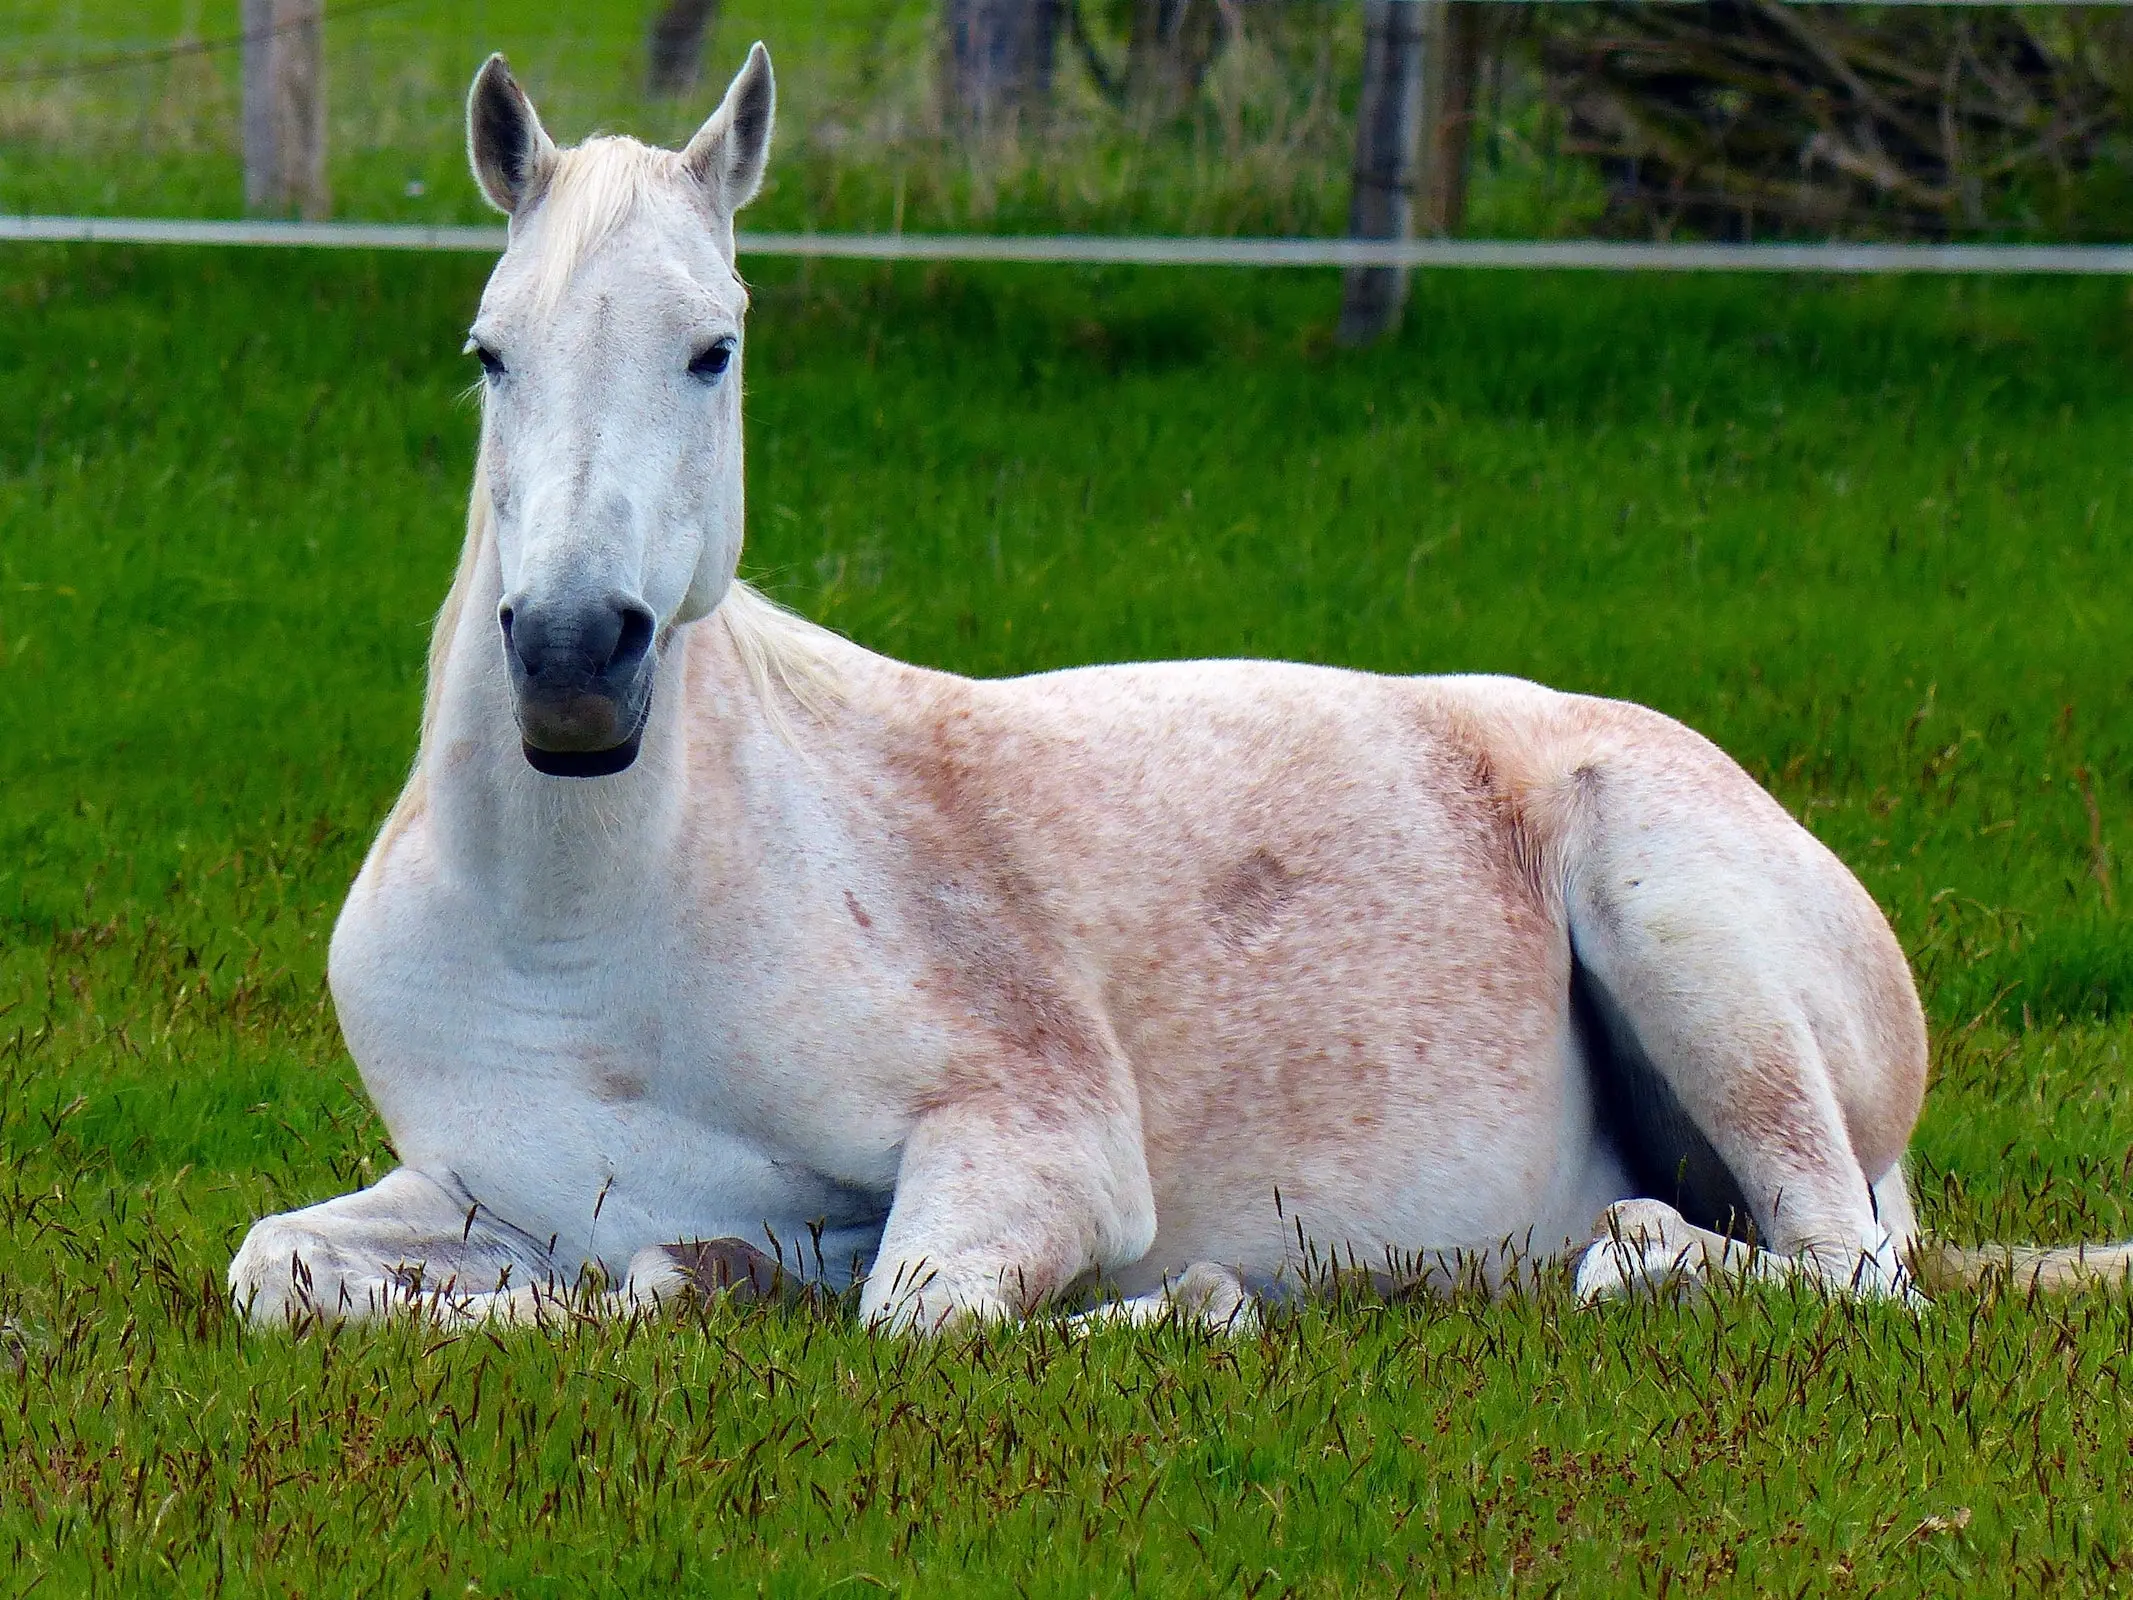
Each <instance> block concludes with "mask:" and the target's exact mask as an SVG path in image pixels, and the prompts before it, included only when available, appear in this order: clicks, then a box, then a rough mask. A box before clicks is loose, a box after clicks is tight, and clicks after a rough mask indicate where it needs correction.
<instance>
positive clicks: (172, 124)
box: [0, 0, 2133, 271]
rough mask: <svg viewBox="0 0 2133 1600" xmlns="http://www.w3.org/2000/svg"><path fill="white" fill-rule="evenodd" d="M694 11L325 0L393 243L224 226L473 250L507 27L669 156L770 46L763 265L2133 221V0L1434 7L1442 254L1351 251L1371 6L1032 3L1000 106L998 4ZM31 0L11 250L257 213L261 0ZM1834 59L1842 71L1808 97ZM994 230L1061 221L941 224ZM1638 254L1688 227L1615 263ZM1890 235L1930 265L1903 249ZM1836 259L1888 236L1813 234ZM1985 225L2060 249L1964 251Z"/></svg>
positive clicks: (4, 158)
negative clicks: (1353, 172) (1450, 166)
mask: <svg viewBox="0 0 2133 1600" xmlns="http://www.w3.org/2000/svg"><path fill="white" fill-rule="evenodd" d="M665 3H666V0H584V3H582V4H579V5H576V6H572V7H556V8H532V7H522V6H505V5H502V4H489V3H486V0H471V3H469V0H342V3H340V4H338V5H329V6H328V7H327V10H326V23H325V35H324V36H325V66H326V72H325V78H326V107H327V111H326V116H327V124H328V134H327V144H328V152H329V154H328V162H327V177H328V187H329V188H330V202H329V208H330V215H331V216H332V217H333V218H335V219H338V220H344V221H350V222H356V223H360V224H361V225H362V228H363V229H370V230H372V231H368V232H365V231H362V230H361V229H359V230H357V231H342V232H337V233H329V234H318V235H309V234H306V235H298V234H295V233H288V232H277V231H275V230H272V229H269V230H265V231H263V232H242V231H239V232H230V231H228V230H224V231H223V232H222V233H220V234H217V235H215V237H216V238H217V239H218V240H220V241H221V242H239V241H240V239H243V240H256V241H273V242H283V243H287V242H299V240H301V241H302V242H325V241H327V240H333V241H341V242H370V243H385V242H386V241H388V240H391V241H399V243H395V244H393V245H392V246H391V247H405V243H406V241H407V240H410V239H414V238H416V237H418V236H419V237H424V238H429V239H431V240H433V241H447V242H448V244H447V247H459V245H457V244H456V243H449V241H455V240H458V239H459V238H460V236H459V235H454V234H446V233H439V232H436V231H435V230H448V229H455V228H476V229H479V228H481V227H483V226H485V225H487V224H490V223H493V220H494V219H493V217H491V216H490V215H489V214H488V213H487V211H486V210H485V208H484V207H483V205H482V203H481V202H480V200H479V198H478V196H477V195H476V194H475V192H474V190H473V186H472V184H471V183H470V181H469V180H468V179H467V177H466V173H465V164H464V157H463V155H462V152H461V138H462V135H461V115H462V113H461V104H462V97H463V94H464V90H465V84H466V82H467V79H468V78H469V76H470V75H471V73H472V71H473V68H474V67H475V66H476V65H477V64H478V63H479V62H480V60H481V59H482V58H483V57H484V56H486V54H487V53H488V52H489V51H490V50H492V49H502V50H504V51H505V52H506V53H507V55H509V57H510V58H511V61H512V64H513V67H514V70H515V71H516V72H517V74H518V75H519V77H520V79H521V81H523V82H524V83H525V84H526V85H527V86H528V88H529V89H530V90H531V91H532V93H533V94H534V96H535V98H536V100H537V101H538V103H539V105H540V107H541V111H542V115H543V118H544V120H545V121H546V122H547V123H548V125H549V127H550V128H551V130H552V131H554V132H555V133H556V135H557V136H558V137H559V138H564V139H570V138H575V137H580V136H582V135H584V134H585V133H587V132H590V131H593V130H596V129H605V130H614V131H628V132H632V133H636V134H639V135H640V136H643V137H646V138H650V139H655V140H662V141H667V142H676V141H679V140H680V139H683V138H685V137H686V136H687V135H688V133H689V132H690V131H692V130H693V128H694V127H695V126H696V124H697V122H698V121H700V119H701V118H702V116H703V115H704V114H705V112H706V111H707V110H708V109H709V107H710V105H711V104H712V103H713V101H714V100H715V98H716V94H717V90H718V87H719V86H720V84H722V83H723V81H724V76H725V72H726V70H727V69H729V68H730V67H732V66H734V65H737V64H738V62H739V60H740V58H741V55H742V53H743V51H744V50H745V47H746V45H747V43H748V42H749V41H751V40H752V39H755V38H757V37H761V38H764V39H765V40H767V41H768V42H769V43H770V45H771V47H772V50H773V52H774V54H775V56H776V58H777V62H778V67H779V77H780V97H781V98H780V135H779V150H778V153H777V157H776V161H775V166H774V171H773V176H772V182H771V185H770V187H769V189H768V190H767V192H766V194H765V195H764V197H763V198H762V200H761V201H760V202H759V204H758V208H757V209H756V210H755V211H753V212H751V214H750V216H749V219H748V220H749V221H750V222H751V223H754V224H756V225H757V227H758V228H759V229H760V230H761V231H760V232H759V233H757V234H755V235H752V238H753V239H754V241H755V247H756V248H757V249H758V250H759V251H764V250H768V249H769V248H772V247H773V245H772V244H771V243H768V242H766V241H775V248H778V249H781V250H786V251H791V252H798V253H810V254H831V253H837V254H857V255H868V256H875V257H881V256H901V257H904V258H925V259H938V258H940V257H941V256H943V255H948V254H962V255H972V254H980V255H987V256H990V257H991V258H995V259H1009V258H1011V259H1020V260H1039V259H1042V260H1095V259H1103V260H1179V261H1184V260H1193V261H1203V260H1211V259H1218V258H1219V259H1222V260H1227V261H1234V262H1239V263H1251V264H1270V263H1280V264H1304V263H1307V262H1308V263H1323V264H1343V265H1354V264H1357V263H1359V262H1363V261H1366V260H1367V261H1368V262H1370V263H1373V264H1377V263H1380V262H1381V261H1385V262H1389V261H1395V260H1396V261H1397V262H1398V263H1400V264H1416V265H1422V264H1427V265H1453V264H1457V265H1479V264H1490V265H1607V266H1619V265H1626V264H1628V263H1629V262H1630V261H1631V260H1633V259H1634V260H1637V261H1642V262H1648V263H1659V262H1665V263H1672V264H1684V265H1731V264H1733V263H1736V262H1739V263H1748V262H1758V263H1765V264H1768V265H1770V266H1782V265H1788V264H1791V263H1795V262H1798V263H1803V264H1804V263H1809V262H1833V261H1839V260H1842V261H1849V262H1854V263H1860V265H1857V266H1853V267H1847V268H1845V269H1844V270H1979V269H1980V268H1979V267H1976V266H1972V265H1970V263H1984V262H1987V261H1991V262H1999V263H2003V264H2005V265H2004V267H2001V268H1986V269H1984V270H2045V271H2119V270H2123V266H2122V262H2123V259H2124V257H2123V251H2122V250H2120V249H2118V246H2120V245H2121V244H2122V243H2123V242H2124V241H2127V240H2129V239H2133V117H2129V113H2128V108H2129V107H2133V9H2129V0H2112V3H2109V4H2100V5H2093V6H2086V7H2062V6H2054V5H2052V4H2050V0H2039V3H2038V4H2036V5H2034V6H2031V7H2029V8H2027V9H2024V8H2021V7H2017V6H2013V5H2008V4H2004V3H2003V4H1987V3H1985V0H1951V3H1936V0H1916V3H1912V4H1905V3H1903V0H1899V3H1898V4H1896V5H1893V6H1891V5H1883V6H1877V7H1851V6H1835V5H1830V6H1817V7H1814V8H1812V17H1813V19H1812V20H1802V19H1803V18H1806V17H1808V15H1809V13H1808V12H1807V10H1806V9H1804V8H1797V7H1788V6H1783V5H1778V4H1775V3H1773V0H1703V3H1697V4H1680V5H1643V4H1627V3H1621V0H1595V3H1592V4H1585V5H1549V6H1541V5H1455V6H1452V7H1449V8H1440V9H1444V10H1447V11H1448V13H1450V14H1454V15H1455V16H1456V15H1463V16H1465V18H1466V21H1465V22H1464V23H1462V24H1461V25H1462V26H1463V27H1464V28H1465V29H1466V30H1467V32H1466V34H1465V35H1464V36H1463V37H1458V38H1454V37H1448V38H1447V39H1445V40H1439V41H1435V43H1437V44H1440V45H1442V46H1443V49H1442V51H1441V52H1440V53H1441V54H1444V55H1446V56H1451V55H1456V54H1459V53H1460V52H1462V51H1463V52H1464V66H1463V69H1462V70H1463V72H1464V80H1463V83H1464V92H1465V95H1466V99H1465V102H1464V104H1463V105H1461V106H1459V107H1457V108H1455V113H1456V118H1457V121H1458V127H1457V129H1456V133H1457V138H1456V141H1455V142H1456V143H1457V145H1458V147H1459V148H1458V152H1457V159H1458V163H1459V168H1460V184H1459V195H1458V204H1457V207H1456V215H1453V216H1450V217H1437V218H1431V219H1427V224H1426V231H1434V232H1437V233H1440V234H1443V235H1446V237H1440V238H1430V239H1422V240H1417V241H1415V242H1414V243H1413V244H1412V246H1408V245H1404V244H1403V245H1399V246H1398V247H1397V248H1396V249H1393V250H1391V251H1390V252H1389V253H1387V254H1383V255H1372V254H1370V249H1371V248H1376V247H1367V246H1366V247H1364V248H1363V250H1362V253H1361V254H1357V253H1356V252H1355V250H1354V249H1352V248H1350V247H1349V246H1345V245H1343V244H1342V243H1341V240H1340V236H1341V235H1342V234H1343V233H1344V232H1345V230H1346V227H1347V221H1348V218H1347V208H1348V195H1349V172H1350V168H1351V164H1352V162H1353V160H1354V153H1355V120H1356V115H1357V104H1356V102H1357V83H1358V80H1359V77H1360V73H1361V65H1362V59H1363V50H1364V40H1363V27H1362V18H1361V8H1360V7H1359V6H1358V5H1357V4H1356V3H1355V0H1027V3H1028V4H1029V5H1031V6H1033V7H1036V8H1038V9H1042V10H1045V11H1046V13H1047V14H1048V15H1049V16H1051V18H1052V25H1051V26H1052V31H1051V34H1050V36H1049V38H1048V40H1047V42H1046V45H1045V51H1046V52H1047V53H1046V54H1045V55H1044V59H1043V63H1042V73H1041V78H1042V82H1041V84H1038V85H1035V86H1034V87H1031V86H1025V85H1016V86H1014V87H1015V92H1014V93H1013V94H1011V95H1008V96H1007V97H1005V100H1004V101H1003V108H1002V109H1000V110H999V113H998V114H988V115H986V116H985V117H983V118H981V119H975V120H974V119H973V118H972V116H971V115H969V113H968V107H967V106H965V105H963V104H961V103H960V102H959V100H958V88H957V83H958V80H957V78H956V70H957V69H956V68H955V66H954V63H953V61H952V60H951V59H950V58H951V56H952V54H953V52H952V50H951V48H950V41H949V39H948V32H949V30H950V24H951V23H952V21H953V16H952V13H954V12H955V10H956V6H957V5H958V4H959V3H960V4H962V5H963V6H964V9H965V10H968V9H970V8H971V7H972V6H974V5H977V6H981V5H982V3H983V0H726V3H724V4H723V5H717V6H707V7H705V8H703V9H704V10H705V11H706V13H707V16H706V23H705V27H704V29H703V32H702V36H701V38H700V39H698V40H695V41H694V42H693V43H692V44H691V46H690V61H689V63H688V66H689V69H690V70H687V71H683V72H681V73H680V74H678V75H670V76H669V78H668V79H667V80H666V81H665V82H664V83H661V82H660V81H659V80H658V74H657V73H656V71H655V70H654V68H653V65H652V63H651V62H650V61H649V59H648V52H649V50H650V46H651V40H652V38H653V36H654V34H655V31H656V30H655V27H654V24H655V22H656V21H657V20H658V16H659V13H660V12H661V10H662V9H663V8H664V7H665ZM1926 5H1932V6H1933V7H1934V9H1933V10H1932V11H1931V12H1930V14H1929V13H1928V12H1927V11H1926V10H1925V9H1924V6H1926ZM12 10H13V14H12V16H11V17H10V18H9V19H8V21H7V22H6V23H5V24H0V213H6V214H8V216H9V217H10V219H11V225H10V226H9V227H7V228H6V229H4V230H0V235H4V236H6V237H13V238H28V237H83V236H85V235H84V233H83V232H82V231H81V230H83V229H84V228H86V227H88V226H89V224H88V222H86V221H84V220H83V219H84V217H85V215H86V216H87V217H91V218H101V219H103V220H102V222H101V223H100V224H99V225H100V226H104V227H105V228H106V229H107V232H106V234H105V236H107V237H108V236H115V235H112V234H111V233H110V232H109V231H108V230H109V228H110V227H111V226H112V225H113V224H115V223H117V222H119V221H120V220H122V219H124V220H125V221H126V227H127V228H130V229H131V230H132V231H131V232H130V233H129V234H127V235H126V236H128V237H132V238H135V239H140V240H146V239H148V238H150V237H151V233H152V230H150V229H149V224H150V223H152V222H155V221H157V220H158V219H193V220H201V219H208V220H216V221H230V222H234V221H235V220H236V219H238V218H241V217H243V216H244V215H245V213H246V206H245V191H244V180H243V170H242V146H241V141H240V133H239V129H240V122H241V117H240V102H241V96H242V82H241V78H242V74H241V70H240V61H241V57H242V55H243V53H244V51H243V46H244V42H245V38H246V33H245V30H244V28H243V27H242V25H241V24H240V21H239V4H238V0H213V4H209V0H135V3H131V4H121V5H101V4H93V3H91V0H16V4H15V6H14V7H13V8H12ZM1907 16H1912V17H1915V18H1916V19H1917V20H1916V21H1915V22H1911V21H1905V20H1904V19H1905V18H1906V17H1907ZM1151 19H1152V20H1151ZM1891 19H1894V20H1891ZM1166 29H1167V30H1168V31H1167V32H1166V31H1165V30H1166ZM1891 52H1894V53H1893V54H1891ZM1816 62H1821V63H1822V65H1821V66H1819V67H1817V66H1814V65H1813V64H1814V63H1816ZM1802 63H1806V65H1803V64H1802ZM699 65H700V72H699V71H698V70H696V69H697V68H698V67H699ZM1815 72H1822V73H1823V74H1824V76H1825V77H1826V78H1827V80H1828V81H1827V82H1826V83H1825V82H1823V81H1822V80H1820V79H1816V80H1814V81H1811V82H1810V81H1807V80H1808V79H1809V78H1811V77H1812V74H1813V73H1815ZM1793 78H1798V79H1800V80H1801V81H1800V84H1799V86H1798V87H1799V90H1800V92H1799V94H1798V95H1796V96H1791V98H1788V95H1790V90H1789V89H1788V88H1787V84H1788V83H1789V82H1790V80H1791V79H1793ZM1829 84H1835V85H1836V86H1837V87H1836V88H1835V89H1834V90H1831V89H1830V88H1829ZM1817 96H1820V99H1819V100H1818V99H1817V98H1816V97H1817ZM1795 101H1796V102H1797V103H1795ZM1803 107H1804V108H1805V109H1802V108H1803ZM1817 107H1819V108H1820V109H1816V108H1817ZM1817 118H1819V119H1820V120H1819V121H1817V120H1816V119H1817ZM24 219H42V221H43V223H45V224H48V226H47V227H46V231H45V232H42V233H37V232H35V231H33V230H31V229H30V228H28V227H27V226H26V225H25V221H24ZM1428 224H1433V225H1434V226H1433V227H1431V226H1428ZM377 225H386V226H390V227H399V228H413V229H416V230H431V232H430V233H429V234H426V235H415V234H407V235H403V234H378V233H376V232H375V231H374V230H375V227H376V226H377ZM70 230H72V231H70ZM825 235H851V236H854V241H855V242H853V243H851V244H850V245H847V246H836V247H832V246H831V245H829V244H827V243H825V242H824V239H823V236H825ZM971 235H976V236H983V237H985V238H997V237H1009V238H1015V239H1022V240H1026V241H1036V240H1040V239H1041V240H1048V241H1050V242H1048V243H1039V242H1025V243H1020V244H1013V245H1004V246H1003V245H992V244H982V243H965V244H955V243H953V242H952V239H951V236H955V237H960V236H971ZM167 236H168V237H176V235H175V234H173V235H167ZM195 236H196V237H201V238H204V237H206V236H205V235H195ZM466 237H468V238H472V237H476V235H468V236H466ZM480 237H489V236H488V235H480ZM1596 238H1597V239H1600V240H1604V241H1605V243H1604V246H1603V245H1602V244H1597V243H1586V242H1580V241H1591V240H1594V239H1596ZM944 239H951V242H943V241H944ZM1104 240H1108V241H1110V242H1108V243H1104V242H1100V241H1104ZM896 241H901V242H896ZM1222 241H1230V243H1227V244H1225V243H1222ZM1630 242H1644V243H1648V244H1653V245H1659V246H1664V249H1663V250H1661V251H1659V252H1657V253H1653V252H1650V251H1647V252H1645V253H1643V254H1641V255H1637V254H1633V253H1631V252H1626V251H1624V250H1622V249H1620V248H1618V247H1619V246H1620V245H1622V244H1626V243H1630ZM1899 242H1902V243H1907V244H1909V245H1911V246H1912V248H1909V249H1905V250H1893V249H1890V248H1882V247H1885V246H1893V245H1895V244H1897V243H1899ZM1355 243H1356V245H1359V246H1360V245H1362V241H1356V242H1355ZM1806 243H1827V244H1831V245H1837V244H1841V245H1844V246H1846V247H1847V248H1853V247H1857V246H1863V245H1867V244H1872V245H1875V246H1876V247H1877V248H1876V249H1874V250H1867V251H1864V252H1863V253H1861V252H1860V251H1859V250H1857V249H1853V253H1852V254H1850V255H1842V254H1833V253H1830V252H1826V251H1825V252H1824V253H1822V254H1819V255H1816V254H1813V253H1811V252H1810V253H1807V254H1801V253H1799V252H1797V251H1790V247H1792V246H1795V245H1801V244H1806ZM1573 244H1576V248H1571V246H1572V245H1573ZM1772 244H1783V245H1785V246H1787V247H1788V250H1787V251H1773V250H1770V249H1765V248H1762V247H1763V246H1766V245H1772ZM1986 244H1996V245H2020V246H2023V247H2024V248H2026V249H2028V250H2029V251H2030V252H2031V253H2030V254H2027V255H2021V254H2008V253H2005V252H2001V253H1996V254H1995V253H1990V252H1986V253H1977V252H1974V251H1973V253H1969V254H1965V253H1963V251H1962V250H1960V249H1956V247H1957V246H1983V245H1986ZM1721 246H1722V247H1725V248H1718V247H1721ZM1750 246H1753V247H1755V248H1753V249H1749V248H1746V247H1750ZM2076 246H2089V247H2093V248H2087V249H2072V248H2065V247H2076ZM470 247H471V246H470ZM480 247H482V248H488V247H491V246H480ZM1736 247H1739V248H1736ZM1951 250H1953V251H1954V253H1952V254H1951V253H1950V251H1951ZM2040 250H2041V251H2043V253H2041V254H2039V253H2037V252H2038V251H2040ZM1788 251H1790V253H1788ZM2054 251H2057V252H2058V253H2054ZM1951 263H1962V265H1950V264H1951ZM1802 270H1822V268H1820V267H1807V266H1805V265H1803V266H1802Z"/></svg>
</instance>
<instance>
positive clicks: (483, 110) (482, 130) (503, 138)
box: [467, 55, 555, 215]
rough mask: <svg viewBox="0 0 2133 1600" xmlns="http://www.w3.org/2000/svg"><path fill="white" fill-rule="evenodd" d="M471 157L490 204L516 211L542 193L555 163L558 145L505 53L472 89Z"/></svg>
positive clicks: (485, 64)
mask: <svg viewBox="0 0 2133 1600" xmlns="http://www.w3.org/2000/svg"><path fill="white" fill-rule="evenodd" d="M467 159H468V161H470V162H471V163H472V164H473V167H474V181H475V182H476V183H478V184H480V185H481V192H482V193H483V194H485V195H487V196H488V197H489V203H490V204H491V205H493V206H495V207H496V209H497V210H499V211H502V212H506V213H508V214H512V215H516V214H517V213H518V212H519V211H520V210H521V209H523V208H524V206H525V204H526V202H527V200H528V199H529V198H531V197H533V196H536V195H538V194H539V193H540V190H541V188H542V186H543V185H544V184H545V183H546V182H547V181H548V174H549V172H550V170H551V169H552V168H553V167H554V165H555V143H554V141H553V140H551V139H550V138H549V137H548V130H547V129H546V128H543V127H542V126H541V119H540V118H539V117H538V116H537V115H535V113H534V110H533V102H532V101H531V100H528V99H527V98H526V91H525V90H523V89H521V88H520V87H519V86H518V80H517V79H516V78H514V77H512V76H511V69H510V68H509V67H508V66H506V65H504V58H503V57H502V56H500V55H495V56H491V57H489V59H488V60H486V61H484V62H483V63H482V64H481V71H479V72H477V73H475V74H474V87H473V88H471V89H469V90H468V91H467Z"/></svg>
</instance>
